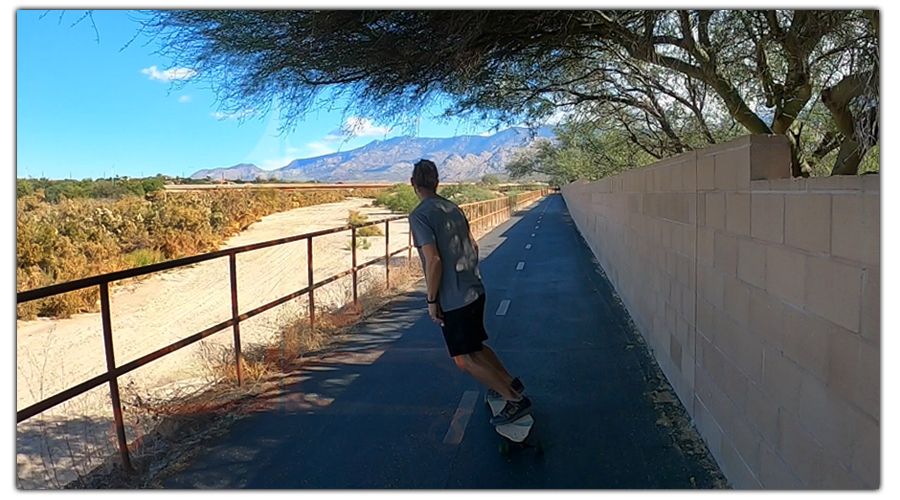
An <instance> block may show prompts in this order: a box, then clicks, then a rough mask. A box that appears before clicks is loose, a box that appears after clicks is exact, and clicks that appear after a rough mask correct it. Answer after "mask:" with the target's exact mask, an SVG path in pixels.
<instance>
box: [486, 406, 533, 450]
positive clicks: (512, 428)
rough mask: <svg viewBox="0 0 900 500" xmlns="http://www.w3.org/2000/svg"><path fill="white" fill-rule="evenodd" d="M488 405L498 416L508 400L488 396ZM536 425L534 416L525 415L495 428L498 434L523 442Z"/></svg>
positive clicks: (516, 441) (515, 441) (513, 440)
mask: <svg viewBox="0 0 900 500" xmlns="http://www.w3.org/2000/svg"><path fill="white" fill-rule="evenodd" d="M487 402H488V405H490V407H491V413H492V414H493V415H494V416H495V417H496V416H497V415H498V414H499V413H500V411H502V410H503V407H504V406H505V405H506V400H505V399H503V398H492V397H488V398H487ZM533 426H534V418H533V417H532V416H531V415H525V416H524V417H522V418H520V419H518V420H516V421H514V422H510V423H508V424H504V425H498V426H496V427H494V430H496V431H497V434H500V435H501V436H503V437H505V438H506V439H509V440H510V441H512V442H514V443H521V442H523V441H525V440H526V439H527V438H528V433H529V432H531V428H532V427H533Z"/></svg>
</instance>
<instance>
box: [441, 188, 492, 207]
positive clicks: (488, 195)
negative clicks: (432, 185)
mask: <svg viewBox="0 0 900 500" xmlns="http://www.w3.org/2000/svg"><path fill="white" fill-rule="evenodd" d="M438 194H439V195H441V196H443V197H444V198H447V199H448V200H450V201H452V202H453V203H456V204H457V205H462V204H464V203H473V202H476V201H485V200H492V199H494V198H497V197H498V195H497V193H495V192H494V191H491V190H490V189H488V188H486V187H484V186H479V185H476V184H456V185H453V186H443V187H438Z"/></svg>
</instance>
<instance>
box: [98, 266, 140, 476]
mask: <svg viewBox="0 0 900 500" xmlns="http://www.w3.org/2000/svg"><path fill="white" fill-rule="evenodd" d="M100 316H101V318H102V322H103V346H104V348H105V349H106V371H107V372H108V373H114V372H115V371H116V355H115V351H114V350H113V338H112V320H111V314H110V311H109V282H103V283H102V284H101V285H100ZM109 395H110V398H111V399H112V405H113V420H114V421H115V424H116V439H117V440H118V445H119V454H120V455H121V457H122V467H123V468H124V469H125V471H126V472H127V473H129V474H134V472H135V471H134V467H132V466H131V457H130V456H129V455H128V441H127V440H126V437H125V421H124V419H123V418H122V401H121V399H119V379H118V378H117V377H110V379H109Z"/></svg>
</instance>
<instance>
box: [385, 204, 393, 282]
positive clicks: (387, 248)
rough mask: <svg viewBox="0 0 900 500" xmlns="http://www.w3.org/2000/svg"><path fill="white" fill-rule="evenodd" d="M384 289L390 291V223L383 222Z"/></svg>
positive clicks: (388, 221) (387, 221)
mask: <svg viewBox="0 0 900 500" xmlns="http://www.w3.org/2000/svg"><path fill="white" fill-rule="evenodd" d="M384 289H385V290H390V289H391V221H390V219H388V220H386V221H384Z"/></svg>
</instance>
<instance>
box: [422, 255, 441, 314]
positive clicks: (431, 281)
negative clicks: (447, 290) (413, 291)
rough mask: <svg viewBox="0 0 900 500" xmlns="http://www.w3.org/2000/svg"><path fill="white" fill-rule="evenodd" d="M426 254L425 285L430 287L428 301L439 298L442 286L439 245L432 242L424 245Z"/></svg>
mask: <svg viewBox="0 0 900 500" xmlns="http://www.w3.org/2000/svg"><path fill="white" fill-rule="evenodd" d="M422 253H423V254H424V255H425V285H426V286H427V288H428V302H434V301H436V300H437V295H438V290H440V288H441V254H440V253H438V249H437V245H435V244H434V243H430V244H428V245H424V246H423V247H422Z"/></svg>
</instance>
